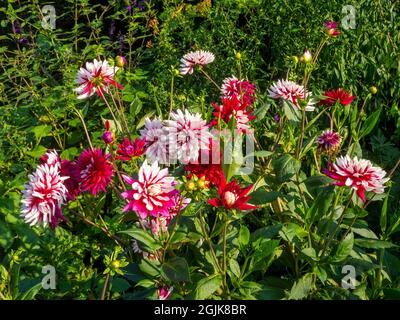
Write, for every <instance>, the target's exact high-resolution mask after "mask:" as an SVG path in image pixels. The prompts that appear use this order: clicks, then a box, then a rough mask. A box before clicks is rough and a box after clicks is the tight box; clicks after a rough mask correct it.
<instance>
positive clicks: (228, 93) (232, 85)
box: [221, 76, 256, 106]
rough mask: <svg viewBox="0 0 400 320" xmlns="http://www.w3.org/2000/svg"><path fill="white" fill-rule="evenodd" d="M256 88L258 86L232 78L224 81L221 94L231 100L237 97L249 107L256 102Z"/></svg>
mask: <svg viewBox="0 0 400 320" xmlns="http://www.w3.org/2000/svg"><path fill="white" fill-rule="evenodd" d="M255 88H256V86H255V85H254V84H252V83H250V82H249V81H245V80H239V79H238V78H236V77H235V76H232V77H231V78H226V79H225V80H224V82H223V84H222V87H221V93H222V96H223V97H224V98H228V99H230V98H232V97H233V96H235V97H237V98H238V100H239V101H243V103H245V104H246V105H248V106H249V105H251V104H252V103H253V102H254V101H255V97H254V95H255Z"/></svg>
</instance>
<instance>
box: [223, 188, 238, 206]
mask: <svg viewBox="0 0 400 320" xmlns="http://www.w3.org/2000/svg"><path fill="white" fill-rule="evenodd" d="M236 199H237V197H236V195H235V194H234V193H233V192H230V191H226V192H225V193H224V201H225V203H226V204H227V205H228V206H229V207H231V206H233V205H234V204H235V202H236Z"/></svg>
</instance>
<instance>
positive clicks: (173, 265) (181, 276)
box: [161, 257, 190, 282]
mask: <svg viewBox="0 0 400 320" xmlns="http://www.w3.org/2000/svg"><path fill="white" fill-rule="evenodd" d="M161 272H162V275H163V276H164V277H165V278H167V279H169V280H170V281H172V282H180V281H190V274H189V266H188V264H187V262H186V260H185V259H184V258H180V257H174V258H172V259H170V260H168V261H166V262H164V263H163V264H162V266H161Z"/></svg>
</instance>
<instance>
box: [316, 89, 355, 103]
mask: <svg viewBox="0 0 400 320" xmlns="http://www.w3.org/2000/svg"><path fill="white" fill-rule="evenodd" d="M323 95H324V96H325V97H327V98H326V99H322V100H321V101H320V102H319V103H318V104H319V105H327V106H333V105H335V104H336V102H339V103H340V104H342V105H344V106H346V105H349V104H350V103H352V102H353V100H354V99H356V98H357V97H356V96H352V95H350V92H348V91H346V90H344V89H342V88H339V89H335V90H326V91H325V92H324V94H323Z"/></svg>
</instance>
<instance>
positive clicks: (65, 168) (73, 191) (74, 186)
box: [61, 160, 81, 201]
mask: <svg viewBox="0 0 400 320" xmlns="http://www.w3.org/2000/svg"><path fill="white" fill-rule="evenodd" d="M61 175H62V176H66V177H69V179H67V180H65V181H64V185H65V186H66V188H67V191H68V192H67V201H71V200H74V199H75V198H76V197H77V196H78V195H79V193H80V191H81V188H80V180H81V179H80V177H79V175H78V171H77V167H76V163H74V162H71V161H69V160H62V161H61Z"/></svg>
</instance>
